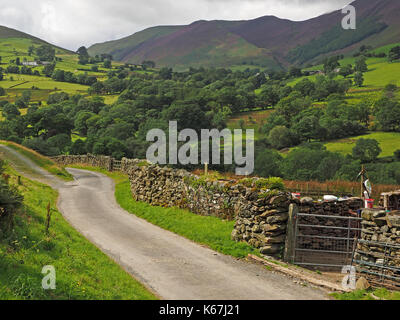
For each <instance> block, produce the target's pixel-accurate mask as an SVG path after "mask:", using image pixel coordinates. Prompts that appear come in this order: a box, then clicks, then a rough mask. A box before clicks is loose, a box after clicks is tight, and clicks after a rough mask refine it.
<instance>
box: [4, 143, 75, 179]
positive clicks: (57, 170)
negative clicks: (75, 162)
mask: <svg viewBox="0 0 400 320" xmlns="http://www.w3.org/2000/svg"><path fill="white" fill-rule="evenodd" d="M0 143H1V144H4V145H6V146H8V147H10V148H12V149H14V150H15V151H17V152H19V153H21V154H22V155H24V156H25V157H27V158H29V159H30V160H31V161H33V162H34V163H35V164H37V165H38V166H39V167H42V168H43V169H45V170H47V171H48V172H50V173H52V174H53V175H55V176H57V177H59V178H61V179H63V180H66V181H72V180H73V177H72V175H71V174H69V173H68V172H67V171H66V170H65V168H61V167H59V166H58V165H56V164H55V163H54V162H53V161H51V160H50V159H49V158H47V157H45V156H43V155H41V154H39V153H37V152H35V151H34V150H31V149H28V148H26V147H24V146H21V145H19V144H17V143H14V142H10V141H0Z"/></svg>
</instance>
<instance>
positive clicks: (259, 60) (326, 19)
mask: <svg viewBox="0 0 400 320" xmlns="http://www.w3.org/2000/svg"><path fill="white" fill-rule="evenodd" d="M352 5H353V6H355V8H356V11H357V29H356V30H344V29H343V28H342V27H341V21H342V19H343V17H344V15H343V14H342V12H341V10H338V11H334V12H331V13H328V14H324V15H321V16H319V17H316V18H313V19H309V20H305V21H291V20H286V19H280V18H277V17H274V16H263V17H260V18H257V19H253V20H248V21H246V20H245V21H222V20H214V21H197V22H194V23H192V24H190V25H184V26H159V27H153V28H149V29H146V30H143V31H140V32H137V33H135V34H133V35H131V36H129V37H126V38H123V39H120V40H115V41H109V42H105V43H100V44H95V45H93V46H92V47H90V48H89V53H90V54H92V55H95V54H100V53H108V54H112V55H113V56H114V57H115V59H116V60H119V61H122V62H129V63H141V62H142V61H143V60H153V61H155V62H156V63H157V65H158V66H171V67H175V68H176V69H185V68H188V67H190V66H222V67H227V66H232V65H240V64H250V63H251V64H256V65H260V66H263V67H275V68H280V67H287V66H289V65H292V64H296V65H304V64H306V63H309V62H313V61H316V60H318V59H320V58H321V57H322V56H324V55H328V54H332V53H348V52H351V51H354V50H355V49H356V48H358V47H359V46H361V45H362V44H365V45H372V46H382V45H386V44H390V43H395V42H399V41H400V19H398V17H399V16H400V1H398V0H356V1H354V2H353V3H352Z"/></svg>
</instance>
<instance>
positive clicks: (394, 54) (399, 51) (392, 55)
mask: <svg viewBox="0 0 400 320" xmlns="http://www.w3.org/2000/svg"><path fill="white" fill-rule="evenodd" d="M396 60H400V46H395V47H393V48H392V49H390V51H389V61H390V62H393V61H396Z"/></svg>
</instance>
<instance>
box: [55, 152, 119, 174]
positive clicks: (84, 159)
mask: <svg viewBox="0 0 400 320" xmlns="http://www.w3.org/2000/svg"><path fill="white" fill-rule="evenodd" d="M51 159H52V160H53V161H54V162H56V163H57V164H59V165H62V166H68V165H80V164H84V165H88V166H92V167H100V168H103V169H106V170H108V171H112V170H113V161H114V160H113V158H112V157H109V156H97V155H93V154H86V155H61V156H57V157H53V158H51Z"/></svg>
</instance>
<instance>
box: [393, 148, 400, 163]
mask: <svg viewBox="0 0 400 320" xmlns="http://www.w3.org/2000/svg"><path fill="white" fill-rule="evenodd" d="M394 157H395V159H396V160H398V161H400V149H399V150H396V151H395V152H394Z"/></svg>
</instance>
